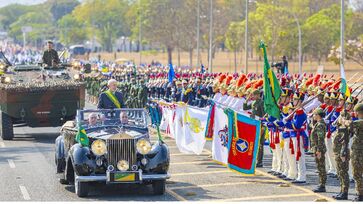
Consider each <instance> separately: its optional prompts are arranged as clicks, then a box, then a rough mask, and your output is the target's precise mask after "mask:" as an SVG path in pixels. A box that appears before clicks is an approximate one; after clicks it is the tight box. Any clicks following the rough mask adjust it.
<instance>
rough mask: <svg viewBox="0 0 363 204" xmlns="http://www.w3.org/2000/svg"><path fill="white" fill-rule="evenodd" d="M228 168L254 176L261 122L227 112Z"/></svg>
mask: <svg viewBox="0 0 363 204" xmlns="http://www.w3.org/2000/svg"><path fill="white" fill-rule="evenodd" d="M228 116H229V117H228V121H232V122H228V123H229V127H230V126H232V127H233V128H229V130H230V133H229V134H228V135H229V138H228V147H229V155H228V167H229V168H231V169H234V170H236V171H239V172H241V173H245V174H254V173H255V167H256V159H257V153H258V145H259V141H260V136H261V122H260V121H259V120H255V119H252V118H249V117H248V116H245V115H243V114H239V113H235V112H234V111H229V113H228Z"/></svg>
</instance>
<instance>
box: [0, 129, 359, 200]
mask: <svg viewBox="0 0 363 204" xmlns="http://www.w3.org/2000/svg"><path fill="white" fill-rule="evenodd" d="M58 130H59V128H35V129H32V128H27V127H19V128H15V134H16V138H15V139H14V141H2V140H0V201H23V200H30V201H79V200H80V201H85V200H90V201H93V200H95V201H108V200H110V201H177V200H182V201H183V200H184V201H185V200H193V201H204V200H218V201H314V200H315V199H327V200H331V199H330V197H331V195H333V193H335V192H338V190H339V188H338V182H337V180H336V179H334V178H328V186H327V190H328V191H329V192H328V193H324V194H316V193H313V192H312V191H311V190H310V189H312V188H313V187H314V186H315V185H316V183H317V180H318V177H317V174H316V173H315V165H314V162H313V160H312V158H311V157H308V165H307V167H308V184H305V185H289V186H287V187H286V185H285V183H286V182H285V181H283V180H281V179H278V178H276V177H274V176H271V175H269V174H267V173H266V172H267V170H268V168H267V167H268V166H270V161H271V155H269V154H268V150H267V149H266V152H267V155H266V156H265V166H266V168H262V169H258V170H257V171H256V175H254V176H246V175H242V174H239V173H237V172H234V171H231V170H228V169H227V168H226V167H224V166H221V165H219V164H216V163H214V162H213V161H212V160H211V156H210V155H211V152H210V150H208V149H209V146H210V144H208V145H206V150H205V151H204V152H203V154H201V155H198V156H197V155H187V154H181V153H179V151H178V149H177V147H176V145H175V141H174V140H173V139H171V138H166V139H165V142H166V143H167V144H168V145H169V147H170V150H171V167H170V171H169V172H170V174H171V179H170V180H168V182H167V193H166V194H165V195H162V196H154V195H152V188H151V186H134V185H128V186H119V187H117V188H114V187H109V186H95V187H94V188H93V189H92V190H91V193H90V195H89V197H87V198H78V197H77V196H76V195H75V193H74V188H73V186H70V185H61V184H59V183H58V180H57V176H56V174H55V165H54V140H55V138H56V137H57V136H58V135H57V132H58ZM153 140H156V138H155V137H153ZM350 193H351V195H350V197H351V198H353V194H354V190H353V185H352V186H351V191H350Z"/></svg>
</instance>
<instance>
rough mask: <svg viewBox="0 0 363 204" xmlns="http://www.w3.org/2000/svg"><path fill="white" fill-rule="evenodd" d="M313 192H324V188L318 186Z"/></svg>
mask: <svg viewBox="0 0 363 204" xmlns="http://www.w3.org/2000/svg"><path fill="white" fill-rule="evenodd" d="M313 192H315V193H321V192H326V189H325V186H322V185H319V186H318V187H316V188H315V189H313Z"/></svg>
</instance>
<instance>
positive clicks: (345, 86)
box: [340, 64, 350, 98]
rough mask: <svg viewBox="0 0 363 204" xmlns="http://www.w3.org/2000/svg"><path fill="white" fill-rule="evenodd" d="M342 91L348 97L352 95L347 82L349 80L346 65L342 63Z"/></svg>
mask: <svg viewBox="0 0 363 204" xmlns="http://www.w3.org/2000/svg"><path fill="white" fill-rule="evenodd" d="M340 78H341V80H340V81H341V82H340V93H341V94H342V95H343V96H345V97H346V98H348V97H350V90H349V87H348V84H347V80H346V79H345V72H344V66H343V65H342V64H341V65H340Z"/></svg>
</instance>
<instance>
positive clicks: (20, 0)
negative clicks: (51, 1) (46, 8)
mask: <svg viewBox="0 0 363 204" xmlns="http://www.w3.org/2000/svg"><path fill="white" fill-rule="evenodd" d="M45 1H46V0H0V7H4V6H7V5H9V4H16V3H17V4H26V5H31V4H39V3H43V2H45Z"/></svg>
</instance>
